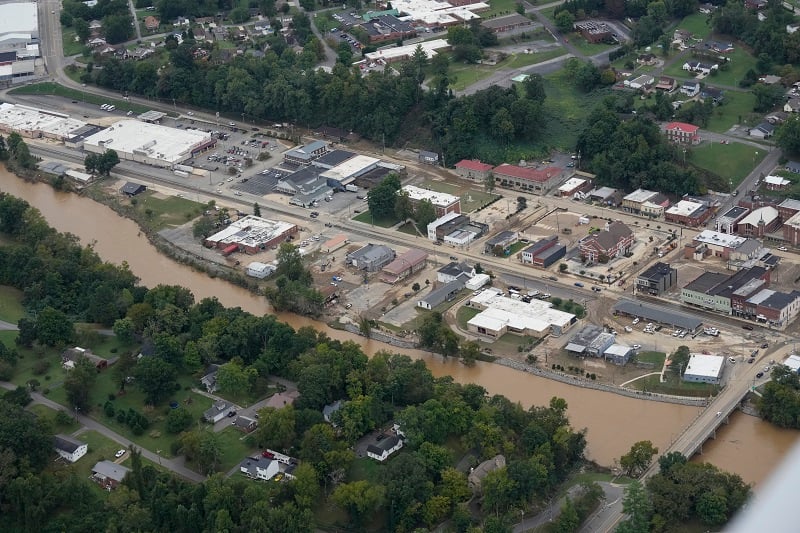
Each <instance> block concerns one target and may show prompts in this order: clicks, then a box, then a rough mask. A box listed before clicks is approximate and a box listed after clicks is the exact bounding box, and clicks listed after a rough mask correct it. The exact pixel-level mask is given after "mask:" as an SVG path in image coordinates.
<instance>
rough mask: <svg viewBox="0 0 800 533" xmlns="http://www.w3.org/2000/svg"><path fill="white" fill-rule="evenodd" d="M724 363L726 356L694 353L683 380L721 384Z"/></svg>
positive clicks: (690, 357)
mask: <svg viewBox="0 0 800 533" xmlns="http://www.w3.org/2000/svg"><path fill="white" fill-rule="evenodd" d="M724 365H725V358H724V357H722V356H721V355H706V354H702V353H693V354H691V355H690V356H689V363H688V364H687V365H686V370H684V372H683V381H691V382H694V383H711V384H714V385H719V380H720V377H722V369H723V367H724Z"/></svg>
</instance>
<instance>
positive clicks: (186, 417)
mask: <svg viewBox="0 0 800 533" xmlns="http://www.w3.org/2000/svg"><path fill="white" fill-rule="evenodd" d="M193 422H194V418H193V417H192V413H190V412H189V411H187V410H186V409H181V408H178V409H170V410H169V414H168V415H167V431H169V432H170V433H180V432H181V431H185V430H187V429H189V427H191V425H192V423H193Z"/></svg>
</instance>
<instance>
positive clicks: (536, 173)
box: [492, 163, 564, 194]
mask: <svg viewBox="0 0 800 533" xmlns="http://www.w3.org/2000/svg"><path fill="white" fill-rule="evenodd" d="M492 173H493V174H494V181H495V183H496V184H497V185H499V186H501V187H507V188H509V189H516V190H519V191H524V192H528V193H532V194H546V193H547V192H548V191H549V190H550V189H552V188H554V187H556V186H558V185H560V184H561V181H562V180H563V179H564V170H563V169H561V168H558V167H546V168H543V169H537V168H531V167H520V166H517V165H509V164H508V163H503V164H502V165H500V166H497V167H495V169H494V171H493V172H492Z"/></svg>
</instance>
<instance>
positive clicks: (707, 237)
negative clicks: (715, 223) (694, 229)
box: [694, 229, 746, 248]
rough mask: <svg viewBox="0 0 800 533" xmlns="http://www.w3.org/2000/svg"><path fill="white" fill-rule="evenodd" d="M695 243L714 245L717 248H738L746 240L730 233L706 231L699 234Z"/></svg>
mask: <svg viewBox="0 0 800 533" xmlns="http://www.w3.org/2000/svg"><path fill="white" fill-rule="evenodd" d="M694 240H695V242H701V243H704V244H713V245H715V246H723V247H725V248H738V247H739V246H740V245H741V244H742V243H743V242H744V241H745V240H746V239H745V238H744V237H739V236H737V235H731V234H730V233H721V232H719V231H713V230H710V229H706V230H703V231H701V232H700V233H698V234H697V236H696V237H695V238H694Z"/></svg>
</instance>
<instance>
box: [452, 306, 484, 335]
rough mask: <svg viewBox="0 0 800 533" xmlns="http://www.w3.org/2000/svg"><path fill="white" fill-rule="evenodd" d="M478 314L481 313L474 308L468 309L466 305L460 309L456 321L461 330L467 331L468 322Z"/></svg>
mask: <svg viewBox="0 0 800 533" xmlns="http://www.w3.org/2000/svg"><path fill="white" fill-rule="evenodd" d="M478 313H480V310H478V309H475V308H474V307H467V306H466V305H462V306H461V307H459V308H458V311H456V320H457V321H458V325H459V326H460V327H461V329H467V322H469V321H470V320H472V319H473V318H475V316H476V315H477V314H478Z"/></svg>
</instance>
